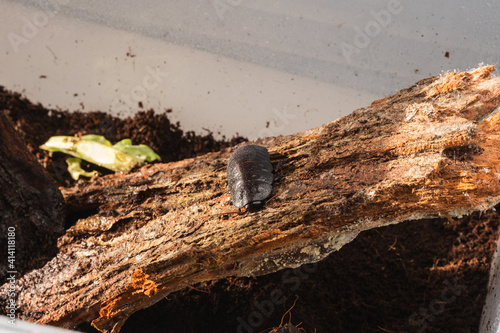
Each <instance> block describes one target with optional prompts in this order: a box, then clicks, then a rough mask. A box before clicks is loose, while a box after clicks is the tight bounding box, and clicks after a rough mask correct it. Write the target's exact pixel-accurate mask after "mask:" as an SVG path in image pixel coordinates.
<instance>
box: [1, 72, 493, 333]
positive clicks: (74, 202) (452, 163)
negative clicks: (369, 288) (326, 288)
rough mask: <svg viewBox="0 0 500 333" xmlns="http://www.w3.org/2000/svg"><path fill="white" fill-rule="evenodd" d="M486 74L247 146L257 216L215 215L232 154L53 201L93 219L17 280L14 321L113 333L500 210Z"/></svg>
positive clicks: (93, 185) (448, 80)
mask: <svg viewBox="0 0 500 333" xmlns="http://www.w3.org/2000/svg"><path fill="white" fill-rule="evenodd" d="M492 71H494V67H493V66H487V67H481V68H478V69H476V70H472V71H470V72H463V73H447V74H444V75H442V76H435V77H431V78H428V79H424V80H422V81H420V82H418V83H417V84H415V85H414V86H412V87H410V88H408V89H405V90H402V91H400V92H398V93H396V94H395V95H393V96H389V97H386V98H384V99H381V100H378V101H375V102H373V103H372V104H371V105H370V106H369V107H366V108H362V109H358V110H356V111H354V112H353V113H352V114H350V115H349V116H346V117H343V118H340V119H338V120H335V121H333V122H331V123H329V124H326V125H323V126H321V127H318V128H314V129H311V130H308V131H306V132H302V133H298V134H294V135H290V136H286V137H276V138H266V139H261V140H258V141H256V142H254V143H256V144H260V145H263V146H266V147H267V148H268V149H269V151H270V153H271V161H272V163H273V165H277V164H280V165H281V166H280V169H279V173H281V177H278V178H277V179H276V181H275V183H274V189H273V194H272V197H271V198H270V199H269V200H268V201H267V202H266V203H265V205H264V207H263V208H262V209H260V210H258V211H252V212H247V213H245V214H241V215H238V214H234V213H231V212H233V211H235V208H234V207H232V206H231V205H229V204H228V203H227V201H228V199H229V195H228V194H227V193H225V191H226V190H227V185H226V174H225V167H226V163H227V160H228V158H229V156H230V154H231V151H232V150H234V149H228V150H226V151H223V152H218V153H211V154H207V155H204V156H201V157H198V158H194V159H188V160H183V161H180V162H175V163H167V164H153V165H148V166H145V167H143V168H141V169H139V170H138V171H136V172H134V173H129V174H125V175H124V174H115V175H110V176H105V177H102V178H98V179H96V180H95V181H93V182H86V183H78V184H77V185H76V186H75V187H72V188H67V189H64V190H63V195H64V197H65V200H66V202H67V204H68V205H69V207H70V209H73V210H88V209H98V213H96V214H94V215H92V216H90V217H88V218H84V219H81V220H79V221H78V222H77V223H76V225H75V226H73V227H72V228H71V229H69V230H68V231H67V232H66V234H65V235H64V236H62V237H61V238H60V239H59V242H58V246H59V253H58V254H57V256H56V257H55V258H54V259H53V260H52V261H50V262H49V263H48V264H47V265H46V266H45V267H43V268H42V269H39V270H37V271H34V272H32V273H29V274H27V275H25V276H24V277H23V278H22V279H21V280H20V281H18V287H19V295H18V303H19V311H20V312H21V313H22V315H23V316H25V318H28V319H30V320H32V321H37V322H39V323H44V324H51V325H56V326H62V327H71V326H74V325H76V324H78V323H81V322H83V321H90V320H91V321H92V325H94V326H95V327H96V328H98V329H99V330H101V331H102V332H118V331H119V330H120V328H121V326H122V325H123V323H124V322H125V321H126V320H127V318H128V317H129V316H130V315H131V314H132V313H134V312H135V311H137V310H139V309H142V308H145V307H148V306H150V305H152V304H154V303H156V302H158V301H159V300H160V299H162V298H163V297H165V296H166V295H168V294H169V293H171V292H174V291H176V290H179V289H182V288H185V287H186V286H189V285H194V284H196V283H199V282H202V281H207V280H213V279H219V278H224V277H228V276H251V275H262V274H268V273H271V272H275V271H277V270H280V269H283V268H287V267H297V266H299V265H302V264H304V263H311V262H316V261H319V260H321V259H323V258H324V257H325V256H327V255H329V254H330V253H332V252H333V251H336V250H338V249H340V248H341V247H342V246H343V245H344V244H346V243H347V242H349V241H351V240H352V239H354V238H355V237H356V236H357V235H358V234H359V233H360V232H361V231H363V230H367V229H370V228H375V227H380V226H384V225H388V224H394V223H399V222H401V221H407V220H416V219H422V218H437V217H446V218H453V217H461V216H463V215H464V214H468V213H470V212H472V211H475V210H486V209H489V208H491V207H492V206H493V205H495V204H497V203H498V202H499V201H500V182H499V180H500V165H499V158H500V114H498V113H496V114H495V113H494V111H495V109H496V108H497V106H498V104H499V103H500V79H499V78H492V77H491V76H490V74H491V72H492ZM7 291H8V286H3V287H2V288H1V289H0V300H4V302H5V299H6V298H7V296H6V293H7Z"/></svg>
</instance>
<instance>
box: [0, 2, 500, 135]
mask: <svg viewBox="0 0 500 333" xmlns="http://www.w3.org/2000/svg"><path fill="white" fill-rule="evenodd" d="M394 8H395V9H396V10H394ZM0 13H1V14H0V15H1V20H0V32H1V34H0V37H1V39H0V61H1V63H2V66H0V84H1V85H4V86H6V87H7V88H8V89H12V90H15V91H20V92H24V93H25V95H26V96H27V97H28V98H30V99H32V100H33V101H35V102H42V103H43V104H44V105H46V106H51V107H60V108H62V109H69V110H78V109H84V110H103V111H110V112H112V113H120V114H122V115H128V114H131V113H133V112H135V111H137V110H138V109H139V107H138V106H137V105H138V102H139V101H141V102H142V104H143V105H144V108H146V109H147V108H154V109H155V110H157V111H162V110H164V109H167V108H172V109H173V111H174V112H173V113H172V114H171V115H172V118H173V119H174V120H176V121H177V120H178V121H180V122H181V125H182V127H183V128H184V129H187V130H196V131H198V132H203V129H202V128H206V129H209V130H211V131H214V132H216V133H217V132H220V133H221V134H225V135H226V136H232V135H233V134H234V133H236V132H238V133H239V134H241V135H244V136H248V137H250V138H252V139H253V138H256V137H259V136H270V135H279V134H290V133H293V132H297V131H302V130H306V129H309V128H312V127H316V126H319V125H321V124H323V123H326V122H329V121H331V120H334V119H336V118H338V117H339V116H342V115H346V114H348V113H350V112H352V111H353V110H354V109H356V108H359V107H363V106H366V105H368V104H370V103H371V102H372V101H373V100H375V99H377V98H382V97H385V96H386V95H388V94H390V93H393V92H396V91H398V90H399V89H401V88H404V87H407V86H409V85H411V84H413V83H415V82H416V81H417V80H419V79H421V78H424V77H427V76H430V75H437V74H440V73H442V72H443V71H449V70H454V69H459V70H466V69H470V68H472V67H475V66H477V65H478V64H479V63H487V64H496V63H497V61H498V54H499V47H500V46H499V43H498V36H499V30H500V29H499V24H498V17H499V15H498V14H500V5H499V4H498V2H491V3H488V2H471V1H465V0H462V1H451V0H449V1H440V2H433V1H428V0H424V1H401V2H399V1H395V0H390V1H380V0H378V1H360V0H358V1H319V0H315V1H307V2H306V1H299V0H290V1H245V0H216V1H215V0H193V1H183V2H180V1H179V2H174V1H161V0H146V1H141V2H138V1H132V0H120V1H109V0H108V1H97V0H90V1H74V0H50V1H48V0H38V1H35V0H18V1H7V0H0ZM384 14H385V15H384ZM387 14H389V15H387ZM363 34H364V37H363V36H362V35H363ZM16 36H17V37H21V39H19V38H17V37H16ZM13 40H14V42H13ZM346 49H350V50H351V52H352V54H351V55H349V56H346V54H348V52H347V53H346V52H345V50H346ZM353 50H354V51H353ZM446 52H449V58H447V57H445V53H446ZM127 53H130V54H132V55H133V56H127ZM148 70H149V71H157V72H159V73H161V74H162V75H161V76H160V77H159V80H158V79H157V80H156V81H154V80H152V79H151V77H150V74H149V71H148ZM155 83H156V85H155ZM146 88H147V89H146ZM127 100H128V101H129V102H127Z"/></svg>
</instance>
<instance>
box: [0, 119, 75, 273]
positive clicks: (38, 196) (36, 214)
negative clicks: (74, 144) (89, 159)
mask: <svg viewBox="0 0 500 333" xmlns="http://www.w3.org/2000/svg"><path fill="white" fill-rule="evenodd" d="M0 189H1V191H0V249H1V251H2V254H1V258H5V259H2V260H1V261H0V281H5V277H6V275H7V272H18V273H24V272H26V271H29V270H31V269H33V268H39V267H42V266H43V264H45V262H46V261H47V259H44V258H40V257H39V256H37V253H42V252H45V253H47V252H52V253H53V254H54V255H55V254H56V253H57V247H56V242H57V238H58V237H59V236H61V235H62V234H63V232H64V218H65V210H64V199H63V196H62V194H61V192H60V191H59V189H58V188H57V186H56V185H55V183H54V182H52V181H51V179H50V176H49V175H48V174H47V173H46V172H45V170H44V169H43V168H42V166H41V165H40V164H39V163H38V161H37V160H36V158H35V157H34V156H33V155H32V154H31V153H30V152H29V151H28V150H27V148H26V145H25V144H24V142H23V140H22V139H21V138H20V136H19V134H18V133H17V132H16V130H15V129H14V127H13V126H12V123H11V122H10V120H9V119H8V118H7V116H6V115H5V111H0ZM9 234H10V236H9V237H8V235H9ZM16 240H17V242H16ZM9 241H10V243H9V245H11V246H10V247H9V251H7V250H8V246H7V245H8V244H7V243H8V242H9ZM41 249H44V250H45V251H41ZM8 253H9V254H8ZM49 259H50V258H49ZM11 274H14V275H15V273H9V275H11Z"/></svg>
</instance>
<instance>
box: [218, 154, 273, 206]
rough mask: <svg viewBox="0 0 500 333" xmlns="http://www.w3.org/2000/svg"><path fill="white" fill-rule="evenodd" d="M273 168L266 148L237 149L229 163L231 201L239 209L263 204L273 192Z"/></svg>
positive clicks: (228, 180) (228, 175)
mask: <svg viewBox="0 0 500 333" xmlns="http://www.w3.org/2000/svg"><path fill="white" fill-rule="evenodd" d="M273 179H274V176H273V166H272V164H271V159H270V157H269V152H268V151H267V149H266V148H265V147H262V146H257V145H246V146H243V147H240V148H238V149H236V151H235V152H234V153H233V154H232V155H231V157H229V161H228V163H227V182H228V187H229V193H231V201H232V202H233V205H235V206H236V207H237V208H238V209H240V208H242V207H245V209H247V210H248V209H252V208H255V207H256V206H258V205H260V204H262V202H263V201H264V200H265V199H267V198H268V197H269V195H270V194H271V192H272V190H273Z"/></svg>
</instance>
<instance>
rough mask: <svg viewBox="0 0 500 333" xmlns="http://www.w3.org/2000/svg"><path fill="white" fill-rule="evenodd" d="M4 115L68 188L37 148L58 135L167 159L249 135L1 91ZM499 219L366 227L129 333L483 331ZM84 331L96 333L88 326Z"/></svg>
mask: <svg viewBox="0 0 500 333" xmlns="http://www.w3.org/2000/svg"><path fill="white" fill-rule="evenodd" d="M1 110H8V111H7V113H8V115H9V117H10V118H11V120H12V122H13V124H14V126H15V127H16V129H17V130H18V131H19V133H20V134H21V136H22V137H23V139H24V140H25V142H26V145H27V147H28V148H29V150H30V151H31V152H33V154H34V155H35V156H36V157H37V158H38V160H39V161H40V163H41V164H42V165H43V166H44V167H45V168H46V169H47V171H48V172H49V173H50V174H51V175H52V177H53V178H54V180H55V181H56V182H58V184H59V185H60V186H72V184H74V181H73V180H72V179H71V178H70V177H69V174H68V173H67V172H66V171H65V163H64V158H65V157H64V156H63V155H62V154H57V153H56V154H52V153H48V152H45V151H42V150H40V149H39V148H38V147H39V146H40V145H41V144H42V143H44V142H45V141H46V140H47V139H48V138H49V137H50V136H53V135H75V134H79V135H83V134H100V135H104V136H105V137H106V138H107V139H108V140H110V141H111V142H112V143H114V142H116V141H119V140H121V139H123V138H131V139H132V141H133V143H136V144H139V143H142V144H146V145H149V146H150V147H152V148H153V149H154V150H155V151H156V152H157V153H158V154H159V155H160V156H161V157H162V161H163V162H169V161H175V160H180V159H184V158H188V157H193V156H196V155H199V154H203V153H206V152H210V151H217V150H220V149H223V148H226V147H228V146H231V145H235V144H237V143H240V142H242V141H244V140H245V139H244V138H241V137H238V136H235V137H234V138H232V139H225V138H224V139H222V140H219V141H218V140H215V139H214V137H213V135H212V133H206V134H204V135H199V134H196V133H193V132H184V131H182V130H181V127H180V124H178V123H176V124H172V123H171V122H170V121H169V119H168V113H169V112H170V110H166V111H165V112H163V113H155V112H153V111H152V110H150V111H145V112H144V111H143V112H139V113H137V115H136V116H135V117H134V118H127V119H119V118H115V117H112V116H110V115H107V114H106V113H102V112H85V113H82V112H72V113H69V112H65V111H58V110H48V109H45V108H44V107H43V106H41V105H39V104H38V105H35V104H32V103H31V102H29V101H28V100H26V99H24V98H23V97H22V96H21V95H19V94H17V93H11V92H8V91H6V90H4V89H3V88H2V87H0V111H1ZM101 171H103V172H104V170H101ZM80 181H88V180H80ZM497 208H498V209H500V206H498V207H497ZM70 218H71V217H70ZM499 221H500V215H499V214H498V213H497V212H496V210H490V211H487V212H483V213H481V214H480V213H474V214H472V215H470V216H467V217H464V218H462V219H460V220H458V219H455V220H453V221H449V220H446V219H442V220H440V219H434V220H420V221H411V222H405V223H400V224H397V225H393V226H388V227H383V228H378V229H373V230H369V231H366V232H363V233H361V234H360V235H359V236H358V237H357V238H356V239H355V240H354V241H352V242H351V243H349V244H347V245H345V246H344V247H343V248H342V249H341V250H340V251H338V252H335V253H332V254H331V255H330V256H329V257H328V258H326V259H325V260H323V261H321V262H319V263H316V264H310V265H304V266H301V267H299V268H297V269H287V270H283V271H279V272H276V273H274V274H270V275H266V276H261V277H248V278H229V279H224V280H218V281H211V282H206V283H202V284H198V285H195V286H192V287H190V288H186V289H184V290H181V291H178V292H176V293H173V294H170V295H168V297H167V298H165V299H164V300H162V301H161V302H159V303H157V304H156V305H154V306H152V307H150V308H148V309H144V310H141V311H139V312H137V313H135V314H134V315H132V316H131V317H130V319H129V320H128V321H127V323H126V324H125V326H124V327H123V328H122V331H121V332H127V333H129V332H141V333H147V332H179V333H180V332H186V333H187V332H221V333H224V332H227V333H229V332H242V333H250V332H252V333H259V332H270V331H273V332H277V331H279V332H295V331H300V332H304V331H306V332H308V333H313V332H318V333H319V332H398V333H403V332H455V333H461V332H464V333H465V332H478V326H479V321H480V316H481V311H482V307H483V305H484V300H485V297H486V290H487V288H486V287H487V282H488V274H489V268H490V264H491V259H492V256H493V252H494V249H495V245H496V240H497V238H498V231H499V228H498V227H499ZM20 241H22V240H20ZM46 255H47V256H48V257H51V256H53V255H54V253H47V254H46ZM277 295H278V296H277ZM294 304H295V305H294ZM288 310H290V311H288ZM287 323H291V324H293V325H295V326H298V327H299V328H300V329H292V327H291V326H289V325H285V324H287ZM281 325H282V326H283V327H282V329H280V330H273V328H277V327H279V326H281ZM77 330H79V331H82V332H97V331H96V330H95V329H94V328H93V327H91V326H90V324H89V323H85V324H81V325H80V326H79V327H77Z"/></svg>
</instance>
